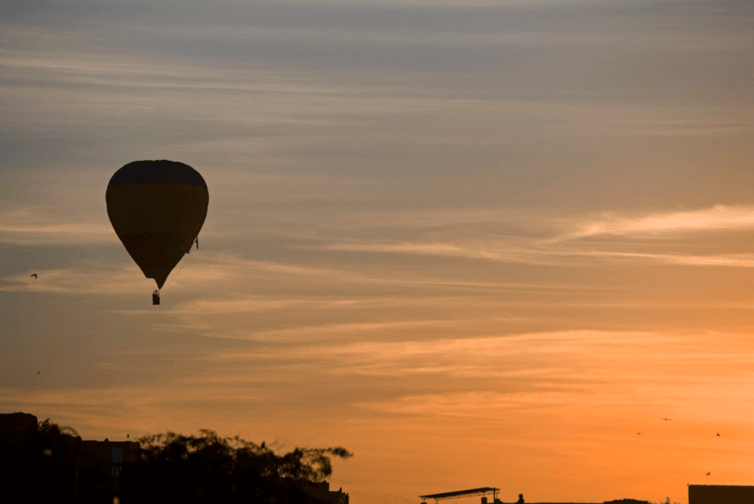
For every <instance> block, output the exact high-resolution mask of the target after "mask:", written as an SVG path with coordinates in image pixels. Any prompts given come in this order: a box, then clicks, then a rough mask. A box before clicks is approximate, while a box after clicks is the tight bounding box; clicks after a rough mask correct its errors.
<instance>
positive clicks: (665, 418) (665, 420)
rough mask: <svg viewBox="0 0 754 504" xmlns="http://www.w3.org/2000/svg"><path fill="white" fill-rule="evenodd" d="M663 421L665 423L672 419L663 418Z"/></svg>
mask: <svg viewBox="0 0 754 504" xmlns="http://www.w3.org/2000/svg"><path fill="white" fill-rule="evenodd" d="M663 420H665V421H666V422H667V421H668V420H672V418H663Z"/></svg>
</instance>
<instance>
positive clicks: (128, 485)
mask: <svg viewBox="0 0 754 504" xmlns="http://www.w3.org/2000/svg"><path fill="white" fill-rule="evenodd" d="M200 433H201V435H200V436H197V437H195V436H183V435H179V434H175V433H173V432H167V433H166V434H157V435H147V436H144V437H142V438H140V439H139V440H138V442H139V443H140V445H141V460H140V461H139V462H138V463H136V464H132V465H130V466H127V467H125V468H124V469H123V476H122V479H121V481H122V485H123V486H122V487H121V488H122V491H121V502H123V504H130V503H144V504H150V503H158V502H159V503H161V504H162V503H164V502H180V501H181V500H182V499H186V500H187V501H188V502H196V503H202V502H206V503H213V504H214V503H241V502H244V503H249V502H255V503H256V502H258V503H269V504H289V503H290V504H293V503H301V502H311V503H317V502H320V501H318V500H317V499H316V497H314V496H312V495H311V494H310V491H309V490H308V488H309V487H310V484H311V483H317V482H321V481H324V480H325V478H327V477H328V476H330V475H331V474H332V463H331V457H338V458H343V459H345V458H348V457H351V456H352V455H353V454H352V453H350V452H348V451H347V450H346V449H345V448H341V447H336V448H295V449H294V450H292V451H290V452H288V453H285V454H282V455H278V454H277V453H275V452H274V451H273V450H271V449H270V448H269V447H266V446H265V444H264V443H262V444H261V445H257V444H255V443H252V442H249V441H245V440H243V439H241V438H239V437H238V436H235V437H233V438H229V437H228V438H220V437H219V436H218V435H217V433H215V432H214V431H211V430H207V429H202V430H200Z"/></svg>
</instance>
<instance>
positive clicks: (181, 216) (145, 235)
mask: <svg viewBox="0 0 754 504" xmlns="http://www.w3.org/2000/svg"><path fill="white" fill-rule="evenodd" d="M105 200H106V201H107V215H108V216H109V217H110V222H111V223H112V225H113V228H114V229H115V234H117V235H118V238H120V241H121V242H123V245H124V246H125V247H126V250H127V251H128V253H129V254H130V255H131V257H132V258H133V260H134V261H135V262H136V264H137V265H138V266H139V268H141V271H142V272H144V276H146V277H147V278H154V280H155V282H157V287H158V288H162V286H163V285H164V284H165V280H167V278H168V275H169V274H170V272H171V271H172V270H173V268H174V267H175V266H176V264H178V262H179V261H180V260H181V258H182V257H183V255H184V254H186V253H188V251H189V250H191V246H192V245H193V244H194V241H195V240H196V238H197V236H198V235H199V231H200V230H201V228H202V225H203V224H204V219H205V218H206V217H207V205H208V204H209V193H208V192H207V184H206V183H205V182H204V179H203V178H202V176H201V175H200V174H199V172H197V171H196V170H194V169H193V168H192V167H190V166H189V165H187V164H184V163H178V162H175V161H166V160H160V161H134V162H132V163H128V164H127V165H125V166H124V167H123V168H121V169H120V170H118V171H117V172H115V175H113V177H112V178H111V179H110V183H109V184H108V185H107V192H106V194H105Z"/></svg>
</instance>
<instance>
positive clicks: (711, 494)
mask: <svg viewBox="0 0 754 504" xmlns="http://www.w3.org/2000/svg"><path fill="white" fill-rule="evenodd" d="M689 504H754V486H737V485H689Z"/></svg>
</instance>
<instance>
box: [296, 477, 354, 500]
mask: <svg viewBox="0 0 754 504" xmlns="http://www.w3.org/2000/svg"><path fill="white" fill-rule="evenodd" d="M303 483H304V484H305V485H306V486H305V487H304V488H305V489H306V492H307V493H308V494H309V495H310V496H311V497H313V498H315V499H317V500H319V501H323V502H327V503H328V504H349V502H348V500H349V498H348V494H347V493H344V492H343V489H342V488H341V489H340V490H338V491H337V492H333V491H331V490H330V483H328V482H327V481H322V482H320V483H314V482H312V481H306V480H304V482H303Z"/></svg>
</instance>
